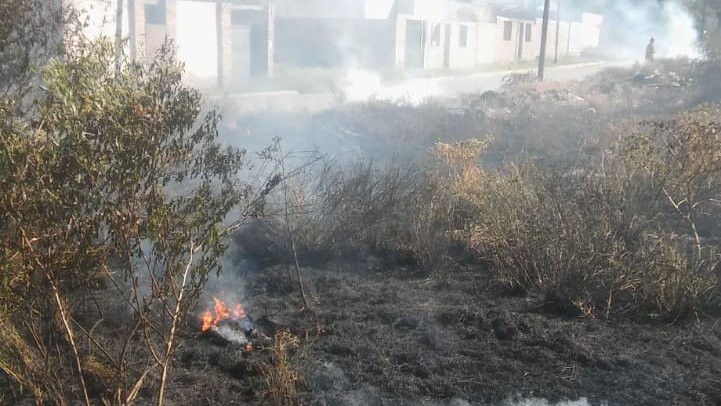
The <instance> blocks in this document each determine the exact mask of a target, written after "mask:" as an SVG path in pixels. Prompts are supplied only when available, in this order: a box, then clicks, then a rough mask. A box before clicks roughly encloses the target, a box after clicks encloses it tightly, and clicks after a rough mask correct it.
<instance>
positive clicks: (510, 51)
mask: <svg viewBox="0 0 721 406" xmlns="http://www.w3.org/2000/svg"><path fill="white" fill-rule="evenodd" d="M506 22H510V23H511V38H510V40H505V39H504V36H503V34H504V27H505V23H506ZM519 24H520V22H519V21H518V20H511V19H507V18H500V17H499V18H498V19H497V22H496V46H495V57H494V62H513V61H515V60H516V53H517V51H518V31H519V29H518V27H519Z"/></svg>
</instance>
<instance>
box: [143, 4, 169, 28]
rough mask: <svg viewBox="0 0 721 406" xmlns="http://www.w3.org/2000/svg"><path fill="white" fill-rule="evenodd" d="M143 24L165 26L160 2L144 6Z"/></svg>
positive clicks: (163, 10) (163, 11)
mask: <svg viewBox="0 0 721 406" xmlns="http://www.w3.org/2000/svg"><path fill="white" fill-rule="evenodd" d="M145 23H146V24H154V25H165V7H164V6H163V3H162V2H160V3H158V4H146V5H145Z"/></svg>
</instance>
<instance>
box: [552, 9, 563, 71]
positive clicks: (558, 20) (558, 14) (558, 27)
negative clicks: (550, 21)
mask: <svg viewBox="0 0 721 406" xmlns="http://www.w3.org/2000/svg"><path fill="white" fill-rule="evenodd" d="M560 36H561V0H556V52H555V53H554V55H553V63H558V41H559V38H560Z"/></svg>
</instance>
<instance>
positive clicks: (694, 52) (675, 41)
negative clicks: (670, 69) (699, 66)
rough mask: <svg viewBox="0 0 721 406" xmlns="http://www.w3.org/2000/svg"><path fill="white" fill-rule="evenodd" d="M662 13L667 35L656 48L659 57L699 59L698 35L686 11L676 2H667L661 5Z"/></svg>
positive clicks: (691, 18)
mask: <svg viewBox="0 0 721 406" xmlns="http://www.w3.org/2000/svg"><path fill="white" fill-rule="evenodd" d="M663 13H664V17H665V20H666V25H667V31H666V32H667V33H668V35H666V36H665V38H664V40H663V41H662V42H661V43H660V44H659V46H658V53H659V55H661V56H664V57H669V58H675V57H689V58H700V57H701V56H702V54H701V50H700V47H699V33H698V31H697V30H696V27H695V24H694V19H693V17H691V14H689V12H688V10H687V9H685V8H684V7H683V6H682V5H680V4H678V3H676V2H669V3H665V4H664V5H663Z"/></svg>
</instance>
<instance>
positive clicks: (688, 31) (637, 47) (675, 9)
mask: <svg viewBox="0 0 721 406" xmlns="http://www.w3.org/2000/svg"><path fill="white" fill-rule="evenodd" d="M602 36H603V37H604V41H603V42H604V48H605V51H606V52H607V53H608V54H609V56H614V57H616V58H619V59H631V60H640V59H643V57H644V54H645V48H646V44H648V41H649V39H650V38H652V37H653V38H655V39H656V57H657V58H676V57H687V58H692V59H696V58H701V57H702V53H701V51H700V46H699V38H700V37H699V33H698V31H697V29H696V27H695V23H694V18H693V16H692V15H691V13H690V12H689V10H688V9H687V8H686V7H685V6H683V5H682V4H680V3H679V2H677V1H667V2H658V1H657V0H642V1H631V0H620V1H615V2H613V5H612V6H609V7H608V8H607V10H606V16H605V19H604V26H603V34H602Z"/></svg>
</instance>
